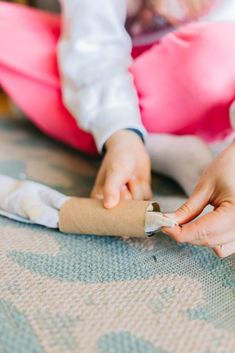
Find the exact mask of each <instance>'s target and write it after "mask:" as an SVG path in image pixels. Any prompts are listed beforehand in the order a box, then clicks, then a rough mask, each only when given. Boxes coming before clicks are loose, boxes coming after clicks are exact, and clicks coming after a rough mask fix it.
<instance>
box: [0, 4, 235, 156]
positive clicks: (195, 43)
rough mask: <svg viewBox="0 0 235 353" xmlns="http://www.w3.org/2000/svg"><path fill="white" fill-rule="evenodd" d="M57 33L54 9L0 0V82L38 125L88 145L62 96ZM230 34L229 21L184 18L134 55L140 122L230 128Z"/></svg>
mask: <svg viewBox="0 0 235 353" xmlns="http://www.w3.org/2000/svg"><path fill="white" fill-rule="evenodd" d="M59 33H60V21H59V18H58V17H56V16H53V15H49V14H46V13H44V12H40V11H36V10H31V9H27V8H25V7H22V6H16V5H11V4H7V3H3V2H0V84H1V85H2V86H3V87H4V89H5V90H6V91H8V93H9V94H10V95H11V96H12V98H13V99H14V100H15V101H16V103H17V104H18V105H19V106H20V108H21V109H22V110H23V111H24V112H25V113H26V114H27V115H28V116H29V118H30V119H31V120H32V121H33V122H34V123H35V124H36V125H37V126H39V127H40V128H41V129H42V130H43V131H45V132H46V133H48V134H49V135H51V136H53V137H55V138H57V139H59V140H61V141H63V142H66V143H68V144H69V145H71V146H73V147H75V148H78V149H80V150H82V151H85V152H88V153H95V152H96V148H95V145H94V141H93V138H92V137H91V135H89V134H87V133H85V132H84V131H82V130H81V129H79V127H78V126H77V124H76V123H75V120H74V119H73V117H72V116H71V115H70V114H69V113H68V111H67V110H66V109H65V107H64V105H63V103H62V98H61V89H60V79H59V74H58V69H57V63H56V44H57V41H58V38H59ZM234 34H235V24H234V23H228V24H204V25H199V24H194V25H189V26H185V27H183V28H182V29H181V30H179V31H177V32H176V33H173V34H169V35H167V36H166V37H164V39H163V40H162V41H161V42H160V43H159V44H157V45H155V46H153V47H152V48H151V49H150V50H147V51H146V52H145V53H144V54H141V55H140V56H139V57H138V58H137V59H135V61H134V64H133V66H132V68H131V70H132V72H133V75H134V78H135V82H136V86H137V90H138V93H139V97H140V108H141V112H142V118H143V123H144V125H145V127H146V128H147V130H149V131H152V132H164V133H175V134H197V135H199V136H202V137H204V138H206V139H215V138H217V136H219V134H221V133H222V134H226V133H227V132H228V131H229V130H230V124H229V119H228V107H229V105H230V103H231V101H232V99H233V98H234V97H235V84H234V78H235V72H234V71H235V67H234V62H235V60H234V58H235V46H232V45H231V46H230V38H233V37H234ZM19 43H20V44H19Z"/></svg>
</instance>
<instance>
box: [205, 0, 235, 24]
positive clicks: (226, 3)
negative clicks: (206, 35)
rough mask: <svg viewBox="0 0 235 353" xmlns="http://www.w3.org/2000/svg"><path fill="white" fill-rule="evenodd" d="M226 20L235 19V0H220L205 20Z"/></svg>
mask: <svg viewBox="0 0 235 353" xmlns="http://www.w3.org/2000/svg"><path fill="white" fill-rule="evenodd" d="M205 19H206V20H209V21H215V22H224V21H229V22H230V21H235V1H234V0H220V1H218V4H217V5H216V6H215V7H214V10H213V11H211V13H210V14H209V15H207V16H206V18H204V20H205Z"/></svg>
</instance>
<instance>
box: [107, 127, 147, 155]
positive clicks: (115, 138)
mask: <svg viewBox="0 0 235 353" xmlns="http://www.w3.org/2000/svg"><path fill="white" fill-rule="evenodd" d="M138 131H139V130H138ZM132 142H133V143H141V144H143V143H144V139H143V135H142V134H141V133H139V132H138V133H137V130H135V129H123V130H119V131H116V132H115V133H114V134H113V135H111V136H110V138H109V139H108V140H107V141H106V143H105V149H106V150H109V149H111V148H113V147H114V146H117V145H123V144H125V145H126V144H127V145H129V146H130V143H132Z"/></svg>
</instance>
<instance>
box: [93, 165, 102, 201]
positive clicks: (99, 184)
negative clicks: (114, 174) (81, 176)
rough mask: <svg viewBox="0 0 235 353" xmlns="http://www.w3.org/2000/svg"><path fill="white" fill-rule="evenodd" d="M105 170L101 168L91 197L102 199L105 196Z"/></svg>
mask: <svg viewBox="0 0 235 353" xmlns="http://www.w3.org/2000/svg"><path fill="white" fill-rule="evenodd" d="M104 176H105V173H104V170H103V169H102V168H101V169H100V171H99V173H98V175H97V177H96V181H95V185H94V186H93V189H92V191H91V197H92V198H94V199H98V200H102V199H103V198H104V195H103V187H104Z"/></svg>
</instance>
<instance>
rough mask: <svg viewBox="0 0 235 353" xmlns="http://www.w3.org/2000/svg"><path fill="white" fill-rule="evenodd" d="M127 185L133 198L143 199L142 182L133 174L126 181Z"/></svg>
mask: <svg viewBox="0 0 235 353" xmlns="http://www.w3.org/2000/svg"><path fill="white" fill-rule="evenodd" d="M128 187H129V190H130V192H131V195H132V197H133V199H134V200H144V190H143V187H142V183H140V181H139V180H138V179H137V178H136V177H135V176H134V175H133V176H132V177H131V178H130V180H129V181H128Z"/></svg>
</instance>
